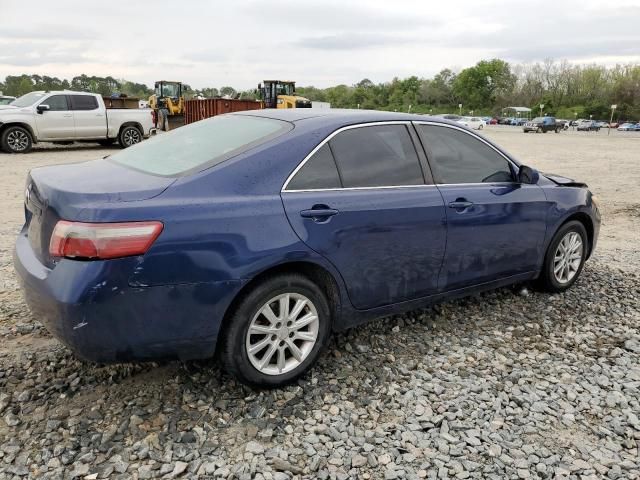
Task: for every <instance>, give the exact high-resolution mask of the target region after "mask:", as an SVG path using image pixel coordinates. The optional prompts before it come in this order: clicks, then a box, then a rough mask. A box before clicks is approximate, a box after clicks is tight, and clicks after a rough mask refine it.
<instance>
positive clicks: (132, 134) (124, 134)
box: [118, 126, 142, 148]
mask: <svg viewBox="0 0 640 480" xmlns="http://www.w3.org/2000/svg"><path fill="white" fill-rule="evenodd" d="M141 141H142V132H140V130H138V128H137V127H134V126H128V127H124V128H123V129H122V130H120V135H118V143H120V146H121V147H122V148H127V147H130V146H132V145H135V144H136V143H140V142H141Z"/></svg>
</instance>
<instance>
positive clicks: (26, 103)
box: [10, 92, 46, 108]
mask: <svg viewBox="0 0 640 480" xmlns="http://www.w3.org/2000/svg"><path fill="white" fill-rule="evenodd" d="M45 95H46V93H44V92H31V93H27V94H26V95H23V96H21V97H20V98H16V99H15V100H14V101H13V102H11V104H10V105H13V106H14V107H20V108H22V107H30V106H31V105H33V104H34V103H36V102H37V101H38V100H40V99H41V98H42V97H44V96H45Z"/></svg>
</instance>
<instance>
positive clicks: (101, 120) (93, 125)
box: [69, 94, 107, 139]
mask: <svg viewBox="0 0 640 480" xmlns="http://www.w3.org/2000/svg"><path fill="white" fill-rule="evenodd" d="M69 99H70V100H71V109H72V110H73V118H74V121H75V128H76V138H79V139H82V138H87V139H92V138H105V137H106V136H107V116H106V114H105V110H104V108H100V106H99V105H98V99H97V98H96V97H95V96H93V95H82V94H75V95H70V96H69Z"/></svg>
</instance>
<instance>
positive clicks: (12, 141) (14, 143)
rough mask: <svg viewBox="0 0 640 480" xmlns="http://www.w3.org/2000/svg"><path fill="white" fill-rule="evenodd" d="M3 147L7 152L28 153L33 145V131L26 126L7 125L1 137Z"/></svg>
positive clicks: (0, 141)
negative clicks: (30, 131)
mask: <svg viewBox="0 0 640 480" xmlns="http://www.w3.org/2000/svg"><path fill="white" fill-rule="evenodd" d="M0 144H1V145H2V149H3V150H4V151H5V152H7V153H27V152H29V151H30V150H31V147H32V146H33V139H32V138H31V133H29V130H27V129H26V128H24V127H19V126H14V127H7V128H6V129H5V131H4V132H3V133H2V139H0Z"/></svg>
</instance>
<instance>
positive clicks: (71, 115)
mask: <svg viewBox="0 0 640 480" xmlns="http://www.w3.org/2000/svg"><path fill="white" fill-rule="evenodd" d="M63 116H64V118H71V117H73V114H72V113H66V114H64V115H63Z"/></svg>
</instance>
